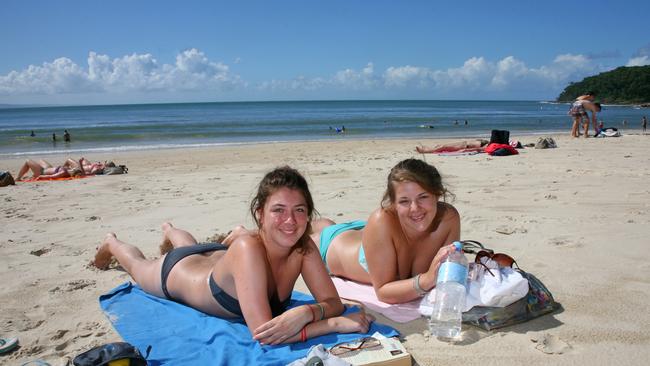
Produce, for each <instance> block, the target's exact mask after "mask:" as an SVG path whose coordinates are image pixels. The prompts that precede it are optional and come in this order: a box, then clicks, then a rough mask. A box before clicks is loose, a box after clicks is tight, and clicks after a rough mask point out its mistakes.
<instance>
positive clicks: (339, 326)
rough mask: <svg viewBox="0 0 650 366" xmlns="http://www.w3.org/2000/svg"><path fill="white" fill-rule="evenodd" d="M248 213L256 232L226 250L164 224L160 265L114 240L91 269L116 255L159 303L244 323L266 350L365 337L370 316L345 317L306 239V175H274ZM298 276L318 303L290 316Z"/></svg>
mask: <svg viewBox="0 0 650 366" xmlns="http://www.w3.org/2000/svg"><path fill="white" fill-rule="evenodd" d="M250 210H251V215H252V217H253V219H254V220H255V222H256V223H257V227H258V229H257V230H255V231H254V232H245V233H242V235H239V236H237V237H236V238H235V239H234V240H232V241H231V244H230V245H229V246H228V247H226V246H224V245H221V244H216V243H211V244H204V245H197V241H196V239H194V237H193V236H192V235H191V234H190V233H188V232H187V231H184V230H180V229H177V228H175V227H173V226H172V225H171V224H170V223H165V224H163V226H162V229H163V244H164V243H165V242H169V243H171V245H172V246H173V248H174V249H172V250H171V251H170V252H169V253H167V254H166V255H163V256H162V257H161V258H158V259H154V260H149V259H146V258H145V257H144V255H143V254H142V252H141V251H140V250H139V249H138V248H136V247H135V246H133V245H130V244H126V243H124V242H122V241H120V240H118V239H117V237H116V236H115V234H112V233H110V234H107V235H106V237H105V239H104V242H103V243H102V244H101V246H100V247H99V249H98V250H97V254H96V255H95V260H94V262H93V263H94V265H95V266H97V267H98V268H101V269H106V268H107V267H108V266H109V263H110V261H111V257H113V256H114V257H115V258H117V261H118V262H119V263H120V265H121V266H122V267H123V268H124V269H126V271H127V272H128V273H129V274H130V275H131V277H133V279H134V280H135V281H136V282H137V283H138V284H139V285H140V286H141V287H142V288H143V289H144V290H145V291H146V292H148V293H150V294H152V295H154V296H158V297H161V298H167V299H172V300H176V301H179V302H182V303H184V304H187V305H189V306H191V307H193V308H196V309H198V310H200V311H203V312H205V313H208V314H212V315H215V316H219V317H224V318H236V317H243V318H244V320H245V321H246V324H247V326H248V328H249V329H250V331H251V334H252V335H253V338H254V339H256V340H258V341H260V342H261V343H263V344H279V343H290V342H297V341H301V340H302V341H304V340H305V339H307V338H311V337H314V336H317V335H321V334H326V333H331V332H340V333H347V332H367V331H368V327H369V324H370V322H371V321H372V320H373V319H372V317H371V316H370V315H366V314H365V313H364V312H358V313H354V314H350V315H345V316H341V314H342V312H343V305H342V303H341V300H340V298H339V297H338V295H337V293H336V289H335V287H334V284H333V283H332V280H331V279H330V278H329V276H328V275H327V271H326V269H325V266H324V265H323V263H322V261H321V260H320V256H319V255H318V248H317V247H316V245H315V244H314V243H313V241H312V240H311V238H310V237H309V235H308V232H309V231H310V227H311V218H312V214H313V210H314V207H313V200H312V197H311V193H310V192H309V189H308V187H307V182H306V181H305V179H304V178H303V176H302V175H300V173H298V172H297V171H296V170H294V169H292V168H289V167H284V168H278V169H275V170H273V171H271V172H270V173H268V174H267V175H266V176H265V177H264V179H262V181H261V182H260V184H259V188H258V192H257V195H256V196H255V197H254V198H253V201H252V203H251V208H250ZM299 275H302V277H303V279H304V281H305V283H306V285H307V287H308V288H309V289H310V291H311V292H312V294H313V295H314V297H315V298H316V301H317V303H316V304H310V305H302V306H298V307H295V308H292V309H289V310H286V307H287V305H288V302H289V298H290V296H291V292H292V290H293V286H294V283H295V282H296V279H297V278H298V276H299Z"/></svg>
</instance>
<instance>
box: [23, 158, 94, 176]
mask: <svg viewBox="0 0 650 366" xmlns="http://www.w3.org/2000/svg"><path fill="white" fill-rule="evenodd" d="M30 169H31V171H32V179H35V180H46V179H55V178H68V177H75V176H78V175H84V172H83V171H82V170H81V169H78V168H74V169H68V168H66V167H64V166H62V165H59V166H56V167H55V166H52V164H50V163H49V162H47V161H45V160H39V161H34V160H32V159H28V160H27V161H25V164H23V166H22V167H21V168H20V170H19V171H18V175H17V178H16V180H17V181H19V180H22V179H23V177H24V176H25V174H27V171H29V170H30Z"/></svg>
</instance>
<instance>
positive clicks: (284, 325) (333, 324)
mask: <svg viewBox="0 0 650 366" xmlns="http://www.w3.org/2000/svg"><path fill="white" fill-rule="evenodd" d="M301 274H302V277H303V280H304V281H305V284H306V285H307V287H308V288H309V291H310V292H311V293H312V294H313V295H314V297H315V298H316V304H308V305H302V306H299V307H296V308H293V309H290V310H288V311H286V312H284V313H283V314H282V315H280V316H278V317H275V318H273V319H271V320H270V321H268V322H267V323H265V324H263V325H262V326H260V327H258V328H257V329H255V333H254V338H255V339H257V340H258V341H260V343H263V344H279V343H291V342H298V341H301V340H306V339H308V338H313V337H316V336H319V335H323V334H328V333H333V332H339V333H350V332H363V333H365V332H367V331H368V328H369V327H370V322H372V321H373V320H374V318H372V316H370V315H367V314H365V312H363V311H362V312H359V313H354V314H349V315H346V316H340V315H341V314H342V313H343V310H344V307H343V304H342V303H341V299H340V298H339V296H338V293H337V292H336V288H335V287H334V283H333V282H332V279H331V278H330V277H329V275H328V274H327V270H326V269H325V265H324V264H323V261H322V260H321V258H320V255H319V254H318V249H317V248H316V245H315V244H314V243H313V242H312V241H310V243H309V249H308V250H307V251H306V253H304V254H303V255H302V262H301ZM305 314H306V318H305ZM287 335H288V336H287ZM303 337H304V338H303Z"/></svg>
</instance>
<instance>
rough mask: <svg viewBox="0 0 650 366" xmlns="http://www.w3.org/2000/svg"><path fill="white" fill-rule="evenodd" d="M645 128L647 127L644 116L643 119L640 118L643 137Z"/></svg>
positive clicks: (646, 120)
mask: <svg viewBox="0 0 650 366" xmlns="http://www.w3.org/2000/svg"><path fill="white" fill-rule="evenodd" d="M647 127H648V119H647V118H646V116H643V118H641V128H643V134H644V135H645V130H646V128H647Z"/></svg>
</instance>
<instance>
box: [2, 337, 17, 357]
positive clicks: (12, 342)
mask: <svg viewBox="0 0 650 366" xmlns="http://www.w3.org/2000/svg"><path fill="white" fill-rule="evenodd" d="M16 346H18V338H0V354H4V353H7V352H10V351H11V350H13V349H14V348H16Z"/></svg>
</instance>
